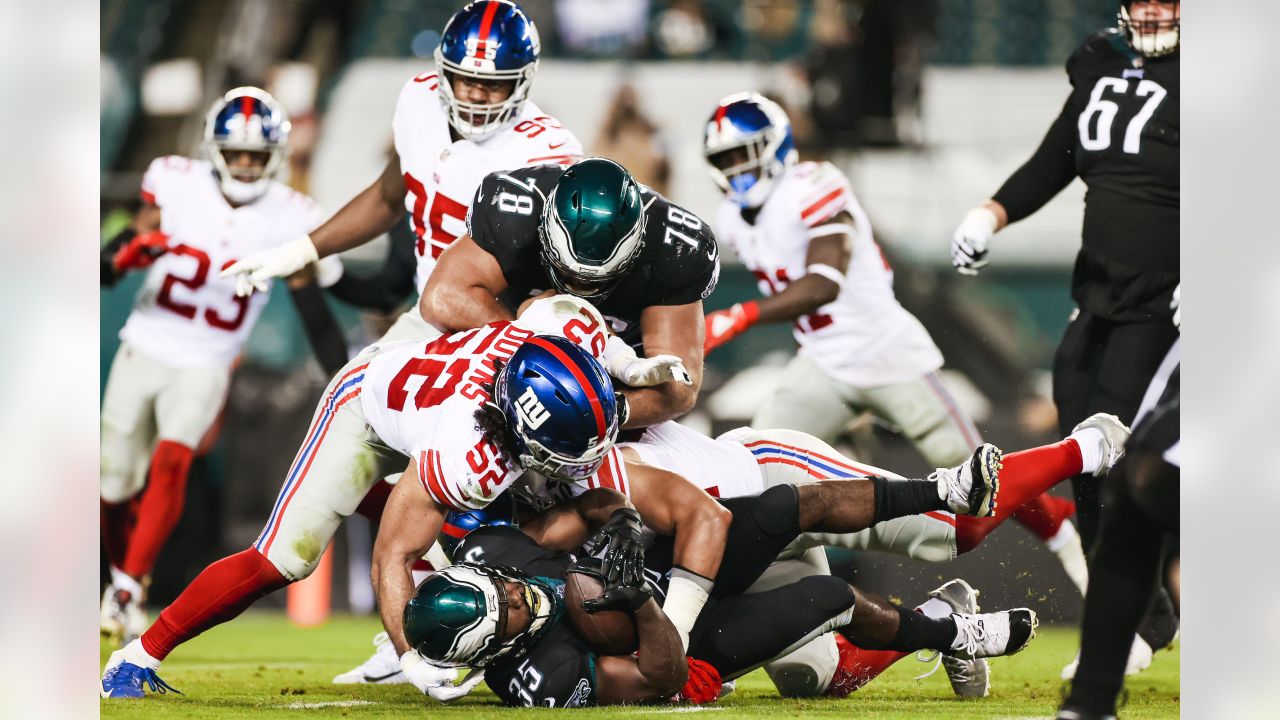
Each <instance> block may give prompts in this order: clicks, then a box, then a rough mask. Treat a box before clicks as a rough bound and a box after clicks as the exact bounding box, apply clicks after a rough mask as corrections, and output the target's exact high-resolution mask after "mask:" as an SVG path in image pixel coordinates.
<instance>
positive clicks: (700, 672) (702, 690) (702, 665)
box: [673, 657, 724, 705]
mask: <svg viewBox="0 0 1280 720" xmlns="http://www.w3.org/2000/svg"><path fill="white" fill-rule="evenodd" d="M685 660H686V661H687V662H688V663H689V679H688V680H686V681H685V683H684V687H683V688H681V689H680V694H679V695H676V696H675V698H673V700H674V701H675V702H687V703H693V704H694V705H702V704H703V703H709V702H714V701H715V700H716V699H718V698H719V697H720V691H721V690H722V689H723V687H724V682H723V681H722V680H721V679H720V671H719V670H716V669H715V667H714V666H713V665H711V664H710V663H708V662H705V661H702V660H698V659H697V658H691V657H686V658H685Z"/></svg>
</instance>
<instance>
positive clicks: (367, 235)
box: [311, 182, 405, 257]
mask: <svg viewBox="0 0 1280 720" xmlns="http://www.w3.org/2000/svg"><path fill="white" fill-rule="evenodd" d="M402 199H403V196H402ZM404 212H405V211H404V207H403V206H402V205H399V204H391V203H389V202H388V198H387V197H386V196H385V194H384V192H383V190H382V188H381V186H380V184H379V183H376V182H375V183H374V184H372V185H370V186H369V187H367V188H365V189H364V190H363V191H361V193H360V194H359V195H356V196H355V197H354V198H352V199H351V202H349V203H347V204H346V205H344V206H343V207H342V209H341V210H339V211H338V212H337V213H335V214H334V215H333V217H331V218H329V220H328V221H327V222H325V223H324V224H323V225H321V226H320V227H318V228H316V229H315V230H312V231H311V243H312V244H313V245H315V246H316V254H317V255H318V256H320V257H325V256H328V255H333V254H335V253H340V252H343V251H346V250H350V249H351V248H354V247H359V246H360V245H363V244H365V243H367V242H369V241H370V240H372V239H374V238H376V237H378V236H379V235H381V234H383V233H385V232H389V231H390V230H391V228H392V227H393V226H394V225H395V224H396V222H398V221H399V220H400V219H401V217H403V215H404Z"/></svg>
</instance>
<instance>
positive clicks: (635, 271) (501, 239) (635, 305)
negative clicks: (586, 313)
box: [467, 165, 720, 351]
mask: <svg viewBox="0 0 1280 720" xmlns="http://www.w3.org/2000/svg"><path fill="white" fill-rule="evenodd" d="M563 171H564V168H562V167H560V166H559V165H540V166H536V167H529V168H521V169H519V170H512V171H510V172H498V173H493V174H491V175H489V176H488V177H486V178H485V179H484V181H483V182H482V183H481V184H480V189H479V190H477V191H476V196H475V200H474V201H473V202H472V204H471V210H470V211H469V213H468V215H467V232H468V233H469V234H470V235H471V238H472V239H473V240H475V242H476V244H477V245H479V246H480V247H482V248H484V249H485V250H486V251H488V252H489V253H490V254H491V255H493V256H494V258H495V259H497V261H498V265H499V266H500V267H501V268H502V274H503V276H504V277H505V278H506V281H507V290H506V292H504V293H503V296H502V300H503V302H504V303H506V304H507V305H508V306H509V307H510V308H511V309H512V310H513V311H514V310H515V309H516V308H517V307H519V305H520V303H521V302H523V301H524V300H526V299H528V298H530V297H532V296H534V295H538V294H540V293H542V292H544V291H546V290H548V289H551V288H554V287H555V285H554V284H553V283H552V282H551V278H550V277H549V276H548V275H547V271H546V269H545V268H544V267H543V264H542V257H541V246H540V242H539V235H538V233H539V230H538V224H539V219H540V218H541V216H542V208H543V206H544V204H545V201H546V198H547V196H548V195H550V194H551V190H552V189H553V188H554V187H555V184H556V180H557V179H558V178H559V177H560V174H561V173H562V172H563ZM640 191H641V192H640V197H641V199H642V200H643V202H644V205H645V229H644V238H643V243H644V244H643V246H642V248H641V250H640V256H639V257H637V258H636V260H635V263H634V264H633V265H632V266H631V268H630V269H629V270H628V271H627V274H626V276H625V277H624V278H623V279H622V280H621V282H620V283H619V284H618V286H617V287H616V288H614V290H613V292H612V293H610V294H609V296H608V297H606V298H605V299H603V300H599V301H597V302H596V303H595V304H596V307H597V308H599V310H600V312H601V313H603V314H604V316H605V317H606V318H608V319H609V323H610V325H611V326H612V329H613V331H614V332H615V333H617V334H618V335H619V336H621V337H622V339H623V340H625V341H626V342H627V343H629V344H630V345H632V346H633V347H635V348H636V349H637V350H638V351H639V350H642V349H643V348H642V347H641V338H640V313H641V312H642V311H643V310H644V309H645V308H648V307H652V306H655V305H685V304H688V303H692V302H698V301H700V300H702V299H704V298H706V297H707V296H708V295H710V294H711V291H712V290H714V289H715V287H716V282H717V280H719V276H720V253H719V249H718V248H717V246H716V239H715V235H714V233H712V231H711V227H710V226H709V225H708V224H707V223H705V222H703V221H702V220H701V218H699V217H698V216H697V215H695V214H693V213H692V212H690V211H688V210H685V209H684V208H682V207H680V206H679V205H676V204H675V203H673V202H671V201H670V200H667V199H666V198H665V197H663V196H662V195H659V194H658V193H656V192H654V191H653V190H651V189H650V188H647V187H644V186H643V185H642V186H640Z"/></svg>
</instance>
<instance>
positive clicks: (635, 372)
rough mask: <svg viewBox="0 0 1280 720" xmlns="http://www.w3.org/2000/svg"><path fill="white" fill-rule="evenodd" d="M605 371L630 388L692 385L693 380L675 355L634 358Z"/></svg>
mask: <svg viewBox="0 0 1280 720" xmlns="http://www.w3.org/2000/svg"><path fill="white" fill-rule="evenodd" d="M606 369H608V371H609V374H610V375H612V376H614V377H616V378H618V379H619V380H621V381H622V382H624V383H626V384H627V385H630V386H631V387H652V386H654V385H661V384H662V383H665V382H676V383H680V384H681V385H692V384H693V378H692V377H690V376H689V371H688V370H686V369H685V367H684V361H683V360H681V359H680V358H678V357H676V356H675V355H654V356H653V357H651V358H636V359H635V360H631V361H628V362H623V363H616V367H613V368H606Z"/></svg>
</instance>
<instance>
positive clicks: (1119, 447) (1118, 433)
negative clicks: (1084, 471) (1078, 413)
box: [1071, 413, 1129, 477]
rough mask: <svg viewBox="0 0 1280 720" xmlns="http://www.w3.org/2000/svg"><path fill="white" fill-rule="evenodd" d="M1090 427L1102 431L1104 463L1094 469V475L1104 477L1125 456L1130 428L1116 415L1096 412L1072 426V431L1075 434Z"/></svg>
mask: <svg viewBox="0 0 1280 720" xmlns="http://www.w3.org/2000/svg"><path fill="white" fill-rule="evenodd" d="M1088 428H1094V429H1096V430H1097V431H1098V432H1100V433H1102V440H1101V441H1100V443H1101V445H1100V447H1101V453H1102V455H1101V457H1102V465H1101V466H1100V467H1099V468H1098V469H1097V470H1095V471H1093V475H1094V477H1102V476H1103V475H1106V474H1107V471H1109V470H1110V469H1111V468H1112V467H1114V466H1115V464H1116V463H1117V462H1119V461H1120V458H1122V457H1124V444H1125V442H1126V441H1128V439H1129V428H1128V427H1127V426H1125V424H1124V423H1122V422H1120V418H1118V417H1116V416H1115V415H1109V414H1107V413H1096V414H1094V415H1090V416H1089V417H1087V418H1085V419H1084V420H1083V421H1082V422H1081V423H1080V424H1079V425H1076V426H1075V427H1074V428H1072V430H1071V432H1072V433H1073V434H1074V433H1078V432H1080V431H1081V430H1085V429H1088Z"/></svg>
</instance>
